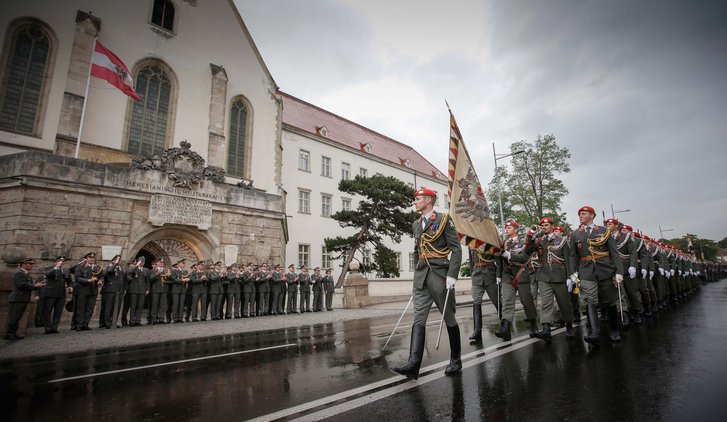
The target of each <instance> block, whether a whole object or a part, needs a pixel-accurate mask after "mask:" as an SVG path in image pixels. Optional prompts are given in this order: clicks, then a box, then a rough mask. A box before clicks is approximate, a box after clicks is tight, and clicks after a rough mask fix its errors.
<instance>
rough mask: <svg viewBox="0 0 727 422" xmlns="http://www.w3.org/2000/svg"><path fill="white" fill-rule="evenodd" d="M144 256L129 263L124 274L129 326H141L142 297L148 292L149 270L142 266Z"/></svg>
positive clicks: (144, 259) (144, 260)
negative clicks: (126, 287)
mask: <svg viewBox="0 0 727 422" xmlns="http://www.w3.org/2000/svg"><path fill="white" fill-rule="evenodd" d="M145 262H146V258H144V256H143V255H142V256H140V257H138V258H136V261H133V262H132V263H131V268H130V269H129V271H128V272H127V274H126V280H127V282H128V286H129V287H128V290H129V296H130V299H131V300H130V302H129V326H130V327H138V326H141V314H142V312H143V310H144V297H145V296H146V295H148V294H149V270H148V269H147V268H144V263H145Z"/></svg>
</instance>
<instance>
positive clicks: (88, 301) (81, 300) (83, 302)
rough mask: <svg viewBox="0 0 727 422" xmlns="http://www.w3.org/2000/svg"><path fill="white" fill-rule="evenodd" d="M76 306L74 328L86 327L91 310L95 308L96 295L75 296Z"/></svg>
mask: <svg viewBox="0 0 727 422" xmlns="http://www.w3.org/2000/svg"><path fill="white" fill-rule="evenodd" d="M76 299H77V300H78V304H77V306H76V327H78V328H79V329H80V328H83V327H88V324H89V323H90V322H91V317H92V316H93V308H94V307H95V306H96V295H78V296H76Z"/></svg>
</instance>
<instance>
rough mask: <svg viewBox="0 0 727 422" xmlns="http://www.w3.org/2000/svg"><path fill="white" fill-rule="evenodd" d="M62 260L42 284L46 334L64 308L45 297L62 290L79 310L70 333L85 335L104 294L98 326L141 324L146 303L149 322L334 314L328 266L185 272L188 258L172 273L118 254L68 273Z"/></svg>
mask: <svg viewBox="0 0 727 422" xmlns="http://www.w3.org/2000/svg"><path fill="white" fill-rule="evenodd" d="M64 261H65V258H64V257H57V258H56V259H55V260H54V265H53V267H51V268H48V269H47V270H46V271H45V277H44V280H45V281H44V283H45V284H44V285H42V286H40V285H39V286H38V290H39V293H40V294H39V296H40V301H41V303H40V305H39V309H42V311H41V312H40V314H39V316H37V317H36V326H45V329H46V333H47V334H52V333H57V332H58V324H59V321H60V316H61V312H62V309H63V299H60V302H59V303H58V301H59V300H58V299H56V298H53V300H51V298H50V296H51V295H50V294H46V293H48V292H50V290H52V289H55V290H58V292H60V293H59V294H58V295H53V296H59V297H62V298H65V293H69V294H72V296H73V299H72V300H71V301H69V302H68V303H66V305H65V309H66V310H67V311H69V312H73V317H72V320H71V329H72V330H80V331H86V330H91V327H89V324H90V322H91V318H92V316H93V313H94V307H95V304H96V300H97V296H98V294H99V293H100V294H101V309H100V311H99V319H98V320H99V321H98V322H99V328H112V327H119V326H121V325H123V326H126V325H128V326H140V325H142V312H143V309H144V307H145V305H146V307H147V308H148V312H147V314H146V323H147V324H164V323H172V322H174V323H181V322H185V321H186V322H190V321H192V322H194V321H205V320H208V319H210V320H220V319H232V318H249V317H255V316H266V315H283V314H288V313H299V312H300V313H303V312H313V311H323V310H324V309H326V310H329V311H331V310H333V307H332V302H333V294H334V280H333V277H332V276H331V270H330V269H327V270H326V271H325V273H321V269H320V268H315V269H314V271H313V273H309V272H308V269H307V268H306V267H302V268H301V271H300V272H299V273H296V272H295V266H293V265H290V266H289V267H288V272H287V273H284V272H283V268H282V267H281V266H280V265H276V266H275V268H274V269H273V271H269V270H268V267H267V265H266V264H262V265H260V266H258V265H253V264H252V263H249V264H247V266H243V265H238V264H232V265H230V266H229V267H226V266H224V265H223V264H222V263H221V262H216V263H206V262H204V261H202V262H197V263H195V264H193V265H191V266H190V269H187V261H186V259H180V260H179V261H177V262H175V263H174V264H173V265H172V268H165V265H164V261H163V260H162V259H157V260H155V261H154V262H152V268H151V269H148V268H145V266H144V265H145V263H146V259H145V258H144V256H140V257H138V258H136V259H132V260H129V261H128V262H126V264H125V265H124V263H123V262H122V260H121V256H120V255H116V256H114V257H113V258H112V259H111V261H110V263H109V265H108V266H106V267H105V268H104V267H103V266H101V265H99V264H98V263H96V254H95V253H94V252H89V253H88V254H86V255H85V256H84V258H83V260H81V261H80V262H79V263H77V264H75V265H73V266H71V267H70V268H68V269H66V268H63V264H64ZM64 287H65V291H64ZM55 290H54V291H55ZM311 293H312V294H313V302H312V303H311V300H310V299H311ZM46 296H48V298H47V299H48V303H45V302H46ZM298 298H300V310H298V308H297V306H298V305H297V303H298ZM324 299H325V308H324ZM51 303H53V304H55V305H51ZM190 318H191V319H190ZM119 320H120V321H119ZM119 322H120V325H119Z"/></svg>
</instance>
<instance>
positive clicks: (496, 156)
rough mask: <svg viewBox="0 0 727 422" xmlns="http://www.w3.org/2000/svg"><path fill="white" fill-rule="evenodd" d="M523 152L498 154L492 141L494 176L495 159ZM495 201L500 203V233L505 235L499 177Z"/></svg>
mask: <svg viewBox="0 0 727 422" xmlns="http://www.w3.org/2000/svg"><path fill="white" fill-rule="evenodd" d="M523 152H525V151H524V150H519V151H515V152H513V153H511V154H498V153H496V152H495V143H494V142H493V143H492V156H493V157H494V158H495V176H497V160H501V159H503V158H507V157H509V156H511V155H518V154H522V153H523ZM497 202H498V203H499V205H500V227H501V230H502V235H503V236H504V235H505V215H504V213H503V212H502V189H501V188H500V179H499V178H498V179H497Z"/></svg>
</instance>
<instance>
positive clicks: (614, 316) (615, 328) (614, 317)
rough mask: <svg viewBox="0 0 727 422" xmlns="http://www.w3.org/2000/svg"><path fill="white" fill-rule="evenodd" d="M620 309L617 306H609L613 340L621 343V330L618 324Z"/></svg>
mask: <svg viewBox="0 0 727 422" xmlns="http://www.w3.org/2000/svg"><path fill="white" fill-rule="evenodd" d="M618 317H619V315H618V310H616V307H615V306H609V307H608V321H609V323H610V324H611V341H612V342H614V343H621V331H620V330H619V325H618Z"/></svg>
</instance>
